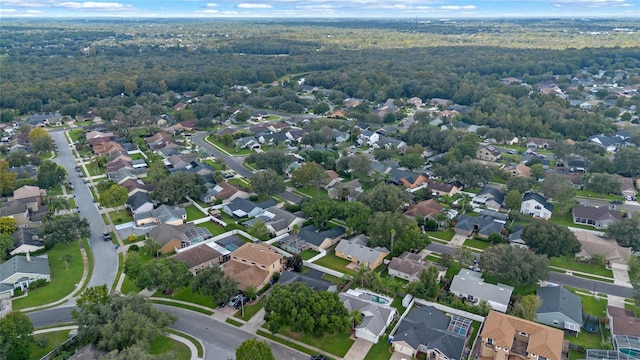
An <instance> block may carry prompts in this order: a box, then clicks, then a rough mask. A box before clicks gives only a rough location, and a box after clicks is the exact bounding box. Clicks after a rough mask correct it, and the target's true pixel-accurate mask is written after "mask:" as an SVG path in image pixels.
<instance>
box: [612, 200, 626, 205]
mask: <svg viewBox="0 0 640 360" xmlns="http://www.w3.org/2000/svg"><path fill="white" fill-rule="evenodd" d="M611 203H612V204H616V205H620V204H624V201H622V200H611Z"/></svg>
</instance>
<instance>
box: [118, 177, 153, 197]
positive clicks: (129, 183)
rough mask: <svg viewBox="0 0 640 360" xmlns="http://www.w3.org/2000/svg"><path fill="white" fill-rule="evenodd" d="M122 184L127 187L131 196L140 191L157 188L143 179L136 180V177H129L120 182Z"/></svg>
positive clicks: (146, 191)
mask: <svg viewBox="0 0 640 360" xmlns="http://www.w3.org/2000/svg"><path fill="white" fill-rule="evenodd" d="M120 186H123V187H124V188H126V189H127V192H128V195H129V196H132V195H133V194H135V193H138V192H145V193H148V192H150V191H153V190H155V186H153V185H147V184H145V183H144V182H143V181H142V180H134V179H127V180H125V181H123V182H122V183H121V184H120Z"/></svg>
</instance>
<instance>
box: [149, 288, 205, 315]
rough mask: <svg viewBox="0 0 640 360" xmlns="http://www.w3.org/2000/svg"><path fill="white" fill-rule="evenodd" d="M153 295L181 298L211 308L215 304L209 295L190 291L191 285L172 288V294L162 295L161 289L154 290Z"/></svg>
mask: <svg viewBox="0 0 640 360" xmlns="http://www.w3.org/2000/svg"><path fill="white" fill-rule="evenodd" d="M153 296H154V297H159V298H168V299H175V300H182V301H186V302H190V303H194V304H198V305H202V306H206V307H208V308H210V309H211V310H213V309H214V308H215V307H216V305H217V304H214V303H212V302H211V297H210V296H206V295H202V294H198V293H194V292H193V291H191V287H190V286H188V287H184V288H180V289H176V290H174V292H173V294H171V295H163V294H162V291H156V293H155V294H153Z"/></svg>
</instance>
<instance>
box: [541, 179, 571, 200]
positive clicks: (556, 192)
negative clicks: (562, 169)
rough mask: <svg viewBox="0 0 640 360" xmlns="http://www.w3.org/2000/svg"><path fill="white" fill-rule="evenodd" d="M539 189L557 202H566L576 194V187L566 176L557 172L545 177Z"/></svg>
mask: <svg viewBox="0 0 640 360" xmlns="http://www.w3.org/2000/svg"><path fill="white" fill-rule="evenodd" d="M541 190H542V192H543V193H544V196H545V197H546V198H547V199H553V200H555V201H558V202H566V201H569V200H571V199H573V197H574V196H575V194H576V189H575V188H574V187H573V184H571V182H570V181H569V179H567V178H566V177H564V176H562V175H559V174H550V175H548V176H547V177H545V179H544V182H543V183H542V185H541Z"/></svg>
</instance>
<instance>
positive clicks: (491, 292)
mask: <svg viewBox="0 0 640 360" xmlns="http://www.w3.org/2000/svg"><path fill="white" fill-rule="evenodd" d="M481 276H482V275H481V274H480V273H478V272H475V271H473V270H467V269H460V272H459V273H458V275H455V276H454V277H453V280H452V281H451V287H450V288H449V290H450V291H451V292H453V293H464V294H470V295H473V297H475V298H477V299H481V300H487V301H493V302H495V303H498V304H505V305H508V304H509V300H510V299H511V293H512V292H513V287H511V286H508V285H504V284H498V285H493V284H489V283H485V282H484V279H482V278H481Z"/></svg>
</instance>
